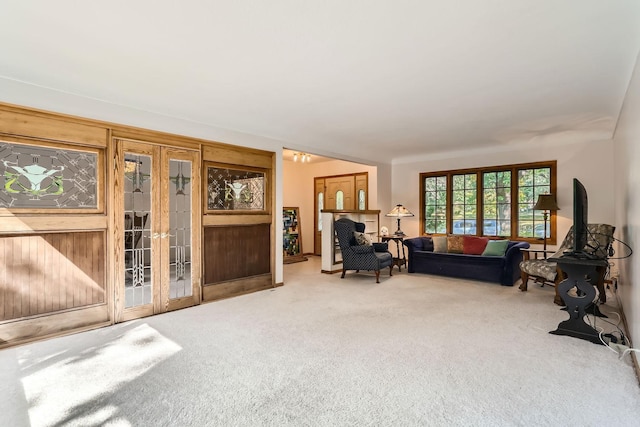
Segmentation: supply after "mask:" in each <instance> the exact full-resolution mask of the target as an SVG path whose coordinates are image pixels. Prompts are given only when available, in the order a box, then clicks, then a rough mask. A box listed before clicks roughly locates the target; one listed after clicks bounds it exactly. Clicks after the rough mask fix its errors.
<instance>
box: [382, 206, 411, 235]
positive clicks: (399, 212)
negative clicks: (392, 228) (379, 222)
mask: <svg viewBox="0 0 640 427" xmlns="http://www.w3.org/2000/svg"><path fill="white" fill-rule="evenodd" d="M385 216H390V217H394V218H398V229H397V230H396V232H395V235H396V236H404V233H403V232H402V230H400V218H402V217H405V216H414V215H413V214H412V213H411V212H409V209H407V208H405V207H404V206H402V205H396V206H395V207H394V208H393V209H391V212H389V213H388V214H386V215H385Z"/></svg>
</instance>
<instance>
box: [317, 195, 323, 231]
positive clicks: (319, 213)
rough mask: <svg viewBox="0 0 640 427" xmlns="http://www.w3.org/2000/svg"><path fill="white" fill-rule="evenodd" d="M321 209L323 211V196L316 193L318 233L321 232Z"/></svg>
mask: <svg viewBox="0 0 640 427" xmlns="http://www.w3.org/2000/svg"><path fill="white" fill-rule="evenodd" d="M322 209H324V194H323V193H318V231H322Z"/></svg>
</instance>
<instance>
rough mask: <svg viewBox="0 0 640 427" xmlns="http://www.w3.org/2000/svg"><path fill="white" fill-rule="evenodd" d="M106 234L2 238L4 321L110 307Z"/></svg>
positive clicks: (0, 297)
mask: <svg viewBox="0 0 640 427" xmlns="http://www.w3.org/2000/svg"><path fill="white" fill-rule="evenodd" d="M104 248H105V233H104V232H100V231H94V232H80V233H65V234H60V233H50V234H40V235H20V236H2V237H0V265H1V266H2V270H1V271H0V301H2V308H1V309H0V313H1V316H0V322H2V321H7V320H14V319H19V318H23V317H30V316H36V315H42V314H47V313H53V312H57V311H61V310H69V309H75V308H80V307H86V306H90V305H95V304H104V303H105V302H106V295H105V270H104V257H105V250H104Z"/></svg>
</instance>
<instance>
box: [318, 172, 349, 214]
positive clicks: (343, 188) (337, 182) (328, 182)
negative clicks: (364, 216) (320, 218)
mask: <svg viewBox="0 0 640 427" xmlns="http://www.w3.org/2000/svg"><path fill="white" fill-rule="evenodd" d="M325 187H326V194H325V207H324V208H325V209H342V210H354V209H355V208H356V206H355V201H354V197H353V192H354V187H355V177H354V176H353V175H348V176H336V177H330V178H325Z"/></svg>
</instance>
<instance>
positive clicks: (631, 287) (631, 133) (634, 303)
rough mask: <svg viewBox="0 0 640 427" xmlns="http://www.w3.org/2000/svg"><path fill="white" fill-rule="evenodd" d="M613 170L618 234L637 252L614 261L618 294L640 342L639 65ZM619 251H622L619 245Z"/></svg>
mask: <svg viewBox="0 0 640 427" xmlns="http://www.w3.org/2000/svg"><path fill="white" fill-rule="evenodd" d="M614 153H615V160H614V165H615V167H614V173H615V186H614V188H615V197H616V205H615V206H616V209H615V213H616V223H617V224H619V227H618V233H617V237H618V238H619V239H621V240H623V241H624V242H626V243H627V244H629V245H630V246H631V247H632V248H633V249H634V250H636V253H635V254H634V255H632V256H631V258H629V259H625V260H619V261H616V262H617V263H618V265H619V270H620V279H619V282H618V283H619V286H618V295H619V298H620V300H621V302H622V307H623V310H624V314H625V317H626V318H627V323H628V325H629V329H630V330H629V333H630V335H631V339H632V342H633V343H634V345H635V346H636V347H637V346H638V345H640V288H639V286H640V268H638V257H640V247H639V246H638V245H639V244H640V197H639V194H640V167H639V166H638V165H640V66H638V61H636V68H635V71H634V73H633V76H632V79H631V83H630V84H629V88H628V89H627V97H626V99H625V102H624V105H623V108H622V112H621V115H620V120H619V121H618V126H617V128H616V134H615V137H614ZM617 252H618V255H622V254H623V253H625V251H624V250H623V249H622V248H621V247H620V246H619V247H618V248H617Z"/></svg>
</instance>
